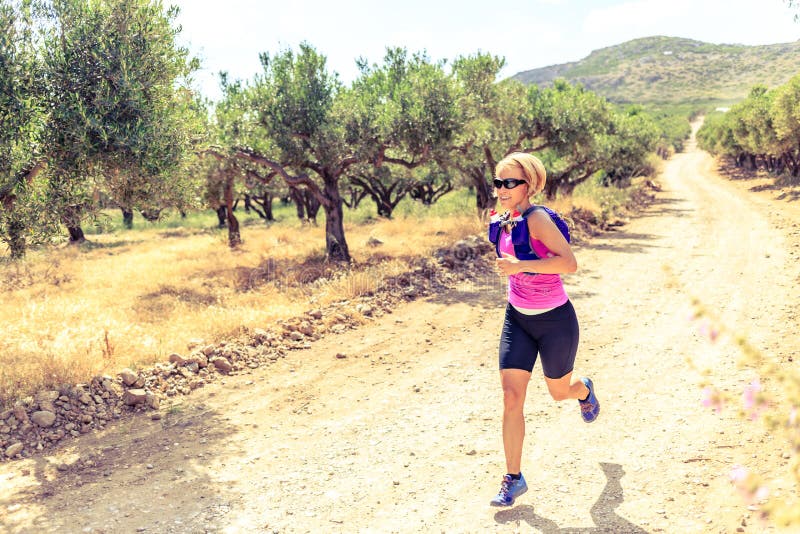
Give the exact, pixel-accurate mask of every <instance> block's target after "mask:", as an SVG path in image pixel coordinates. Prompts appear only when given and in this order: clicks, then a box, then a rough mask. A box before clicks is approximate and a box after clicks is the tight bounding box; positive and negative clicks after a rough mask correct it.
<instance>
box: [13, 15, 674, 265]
mask: <svg viewBox="0 0 800 534" xmlns="http://www.w3.org/2000/svg"><path fill="white" fill-rule="evenodd" d="M176 14H177V10H176V9H175V8H169V9H165V8H163V7H162V5H161V3H160V2H154V1H151V0H93V1H88V0H38V1H31V0H16V1H15V0H0V64H1V65H3V69H2V70H0V239H2V240H3V241H4V242H5V243H6V245H7V246H8V247H9V249H10V251H11V256H12V257H22V256H23V255H24V253H25V250H26V249H27V248H28V247H30V246H31V245H33V244H37V243H44V242H48V241H49V240H50V239H52V237H53V236H55V235H58V234H59V233H60V232H63V228H66V229H67V230H68V233H69V235H70V241H71V242H75V243H78V242H81V241H82V240H83V239H84V236H83V231H82V229H81V224H82V222H83V221H86V220H91V219H92V218H93V217H96V215H97V214H98V212H99V211H100V209H101V208H103V207H108V206H109V205H112V206H116V207H117V208H119V209H120V211H121V212H122V214H123V220H124V221H125V223H126V225H128V226H130V224H131V223H132V218H133V213H134V212H135V211H137V212H139V213H142V214H143V215H144V216H145V217H146V218H148V219H154V218H157V217H158V215H159V213H161V211H162V210H164V209H167V208H173V209H177V210H179V211H181V212H185V211H186V210H188V209H191V208H195V207H199V206H201V205H203V204H205V205H206V206H207V207H210V208H213V209H214V210H216V211H217V213H218V215H219V216H220V221H221V222H223V223H224V224H225V225H226V226H227V227H228V232H229V244H230V245H231V246H237V245H238V244H239V243H240V242H241V236H240V232H239V223H238V221H237V220H236V217H235V215H234V207H235V206H236V205H237V203H238V202H239V201H240V199H242V198H243V199H244V203H245V207H246V208H247V209H252V210H255V211H256V212H257V213H259V215H261V216H262V217H263V218H264V219H265V220H269V219H270V218H271V206H272V201H273V199H274V198H283V199H290V200H291V202H293V203H294V204H295V206H296V208H297V213H298V217H300V218H301V219H304V220H310V221H315V220H316V217H317V214H318V212H319V210H320V209H322V210H324V213H325V225H326V232H325V233H326V255H327V257H328V258H329V259H331V260H337V261H339V260H341V261H349V259H350V253H349V250H348V246H347V241H346V238H345V235H344V225H343V208H344V206H349V207H351V208H353V207H356V206H357V205H358V204H359V203H360V202H361V201H362V200H364V199H367V198H369V199H370V200H371V201H372V202H374V203H375V205H376V208H377V213H378V214H379V215H380V216H383V217H391V216H392V213H393V210H394V209H395V207H396V206H397V204H398V203H399V202H400V201H401V200H402V199H403V198H406V197H411V198H414V199H416V200H418V201H420V202H423V203H425V204H432V203H434V202H436V200H437V199H438V198H440V197H441V196H442V195H444V194H445V193H447V192H448V191H450V190H452V189H453V188H454V187H460V186H468V187H470V188H471V190H473V191H474V192H475V198H476V207H477V209H479V210H485V209H487V208H489V207H490V206H491V204H492V203H493V200H492V194H491V193H492V191H491V186H490V183H491V178H492V172H493V169H494V165H495V162H496V161H497V160H499V159H501V158H502V157H504V156H505V155H506V154H508V153H509V152H511V151H517V150H521V151H528V152H534V153H536V154H537V155H539V157H540V158H541V159H542V160H543V161H544V162H545V164H546V165H547V168H548V172H549V180H548V183H547V188H546V191H545V194H546V195H547V197H548V198H554V197H555V196H557V195H559V194H569V193H571V192H572V190H573V189H574V188H575V187H576V186H577V185H578V184H580V183H581V182H583V181H585V180H587V179H589V178H590V177H593V176H595V175H597V174H601V175H602V177H603V182H604V183H606V184H614V183H625V182H626V181H627V180H629V179H630V177H632V176H634V175H636V174H639V173H641V172H642V171H643V169H645V168H646V167H647V163H646V160H647V157H648V155H649V154H650V153H651V152H652V151H653V150H655V149H656V148H657V147H659V151H660V150H661V149H662V148H664V149H665V150H666V147H667V145H669V144H671V143H673V142H672V141H671V138H670V136H669V135H668V134H665V128H664V123H663V122H656V121H655V120H654V119H653V118H652V117H651V115H649V114H648V113H645V112H644V111H643V110H642V109H641V108H639V107H636V106H632V107H629V108H625V109H618V108H616V107H614V106H612V105H611V104H610V103H608V102H607V101H606V100H604V99H603V98H601V97H600V96H598V95H596V94H595V93H592V92H591V91H588V90H586V89H585V88H583V87H581V86H578V85H570V84H568V83H567V82H565V81H557V82H556V83H555V84H554V85H553V87H551V88H547V89H542V88H539V87H537V86H525V85H523V84H521V83H520V82H517V81H514V80H498V75H499V72H500V70H501V68H502V67H503V63H504V60H503V59H501V58H498V57H496V56H492V55H490V54H483V53H478V54H474V55H470V56H462V57H458V58H456V59H455V60H453V61H452V62H451V63H449V64H447V63H446V62H444V61H439V62H434V61H431V60H430V59H429V58H428V57H427V55H426V54H424V53H409V52H408V51H407V50H405V49H402V48H390V49H388V50H387V51H386V55H385V57H384V58H383V60H382V63H380V64H373V65H369V64H368V63H367V62H366V61H364V60H358V67H359V69H360V74H359V76H358V77H357V78H356V80H355V81H353V82H352V83H351V84H349V85H346V84H343V83H342V82H341V81H340V80H339V79H338V76H337V75H336V74H335V73H331V72H329V71H328V70H327V67H326V59H325V57H324V56H323V55H321V54H320V53H318V52H317V51H316V50H315V49H314V48H313V47H311V46H309V45H307V44H302V45H301V46H300V47H299V49H298V50H297V51H293V50H291V49H287V50H283V51H281V52H278V53H277V54H274V55H270V54H267V53H264V54H261V56H260V59H261V64H262V71H261V72H260V73H259V74H257V75H256V76H255V77H254V78H253V79H252V80H248V81H240V80H236V81H232V80H229V79H228V77H227V76H226V75H224V74H222V75H221V86H222V90H223V98H222V100H221V101H220V102H218V103H216V104H215V105H213V106H212V105H209V104H207V103H205V101H203V100H202V98H200V97H199V96H198V95H196V94H194V93H192V91H191V90H190V89H189V83H188V79H189V76H190V75H191V73H192V72H193V71H194V70H195V69H197V67H198V62H197V61H196V60H194V59H192V58H190V57H189V55H188V51H187V50H186V49H184V48H182V47H180V46H178V45H177V44H176V40H175V38H176V35H177V33H178V32H179V28H178V27H177V26H176V25H175V16H176ZM678 142H679V141H678Z"/></svg>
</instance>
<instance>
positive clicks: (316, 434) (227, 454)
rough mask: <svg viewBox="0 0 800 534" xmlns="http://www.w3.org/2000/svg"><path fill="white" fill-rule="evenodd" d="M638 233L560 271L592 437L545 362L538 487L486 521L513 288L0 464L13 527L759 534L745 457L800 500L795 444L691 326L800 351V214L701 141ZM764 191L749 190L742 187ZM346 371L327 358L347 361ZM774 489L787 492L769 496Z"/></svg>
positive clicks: (492, 511) (0, 504)
mask: <svg viewBox="0 0 800 534" xmlns="http://www.w3.org/2000/svg"><path fill="white" fill-rule="evenodd" d="M658 182H659V183H660V185H661V187H662V191H661V192H659V193H657V198H656V199H655V202H654V203H653V204H652V205H651V206H649V207H648V208H647V209H646V210H645V211H644V212H643V213H642V214H641V216H640V217H637V218H635V219H634V220H632V221H630V223H629V224H627V225H626V226H625V227H624V228H621V229H618V230H616V231H612V232H607V233H604V234H602V235H601V236H598V237H596V238H594V239H592V241H591V242H590V243H587V244H583V245H581V246H579V247H576V256H577V258H578V263H579V270H578V272H577V273H576V274H575V275H571V276H567V277H565V283H566V286H567V290H568V292H569V294H570V295H571V298H572V300H573V302H574V304H575V308H576V309H577V312H578V316H579V319H580V321H581V327H582V344H581V347H580V350H579V354H578V361H577V368H576V373H578V374H580V375H588V376H591V377H592V378H593V380H594V382H595V385H596V389H597V394H598V397H599V398H600V400H601V403H602V411H601V414H600V417H599V419H598V420H597V421H596V422H595V423H593V424H591V425H586V424H584V423H583V422H582V420H581V418H580V412H579V408H578V405H577V403H575V402H574V401H570V402H562V403H556V402H554V401H553V400H552V399H550V397H549V396H548V394H547V391H546V388H545V386H544V383H543V380H541V378H540V376H541V375H540V374H539V373H540V371H539V369H540V368H539V367H538V366H537V368H536V369H535V371H534V377H533V380H532V383H531V386H530V388H529V393H528V399H527V406H526V413H527V435H526V443H525V449H524V453H523V473H524V474H525V476H526V478H527V480H528V484H529V488H530V489H529V491H528V493H527V494H525V495H523V496H522V497H520V498H519V499H518V501H517V502H516V503H515V505H514V506H513V507H511V508H508V509H496V508H491V507H489V506H488V501H489V499H490V498H491V497H492V496H493V495H494V494H495V493H496V492H497V489H498V486H499V481H500V477H501V476H502V474H503V470H504V460H503V454H502V440H501V435H500V423H501V410H502V393H501V391H500V387H499V381H498V374H497V341H498V334H499V331H500V326H501V322H502V318H503V308H504V305H505V300H504V298H505V295H504V281H503V280H502V279H500V278H499V277H497V276H496V275H494V274H492V275H487V276H486V277H485V279H483V280H482V281H481V282H479V283H470V284H468V285H463V286H461V287H458V288H456V289H454V290H452V291H449V292H446V293H443V294H439V295H435V296H433V297H429V298H425V299H422V300H417V301H414V302H410V303H408V304H404V305H402V306H400V307H398V308H397V309H396V310H394V313H392V314H389V315H385V316H383V317H380V318H378V319H375V320H374V321H372V322H371V323H370V324H368V325H366V326H364V327H362V328H360V329H358V330H355V331H349V332H345V333H342V334H339V335H328V336H326V337H325V338H323V339H322V340H320V341H317V342H315V343H314V344H313V345H312V348H311V349H309V350H305V351H294V352H292V353H291V354H290V355H289V356H288V357H287V358H285V359H282V360H280V361H279V362H278V363H276V364H275V365H272V366H270V367H269V368H266V369H259V370H255V371H254V372H252V373H250V374H243V375H237V376H231V377H227V378H226V379H225V380H224V381H223V382H217V383H215V384H212V385H209V386H207V387H205V388H203V389H201V390H198V391H196V392H194V393H193V394H192V395H191V396H189V397H185V398H183V399H182V401H181V403H180V404H178V405H176V406H173V407H172V408H171V409H169V410H168V411H165V413H164V414H163V417H162V419H160V420H152V419H150V418H149V417H147V416H139V417H133V418H128V419H125V420H123V421H121V422H119V423H117V424H115V425H113V426H111V427H110V428H108V429H107V430H105V431H103V432H102V433H96V434H91V435H86V436H82V437H80V438H77V439H75V440H72V441H70V442H69V443H65V444H64V445H62V446H60V447H59V448H58V449H56V450H55V451H52V452H50V453H47V454H43V455H39V456H36V457H34V458H31V459H26V460H21V461H17V462H9V463H6V464H2V465H0V530H2V531H4V532H14V533H16V532H428V531H442V532H518V531H524V532H530V531H535V532H548V533H551V532H587V533H588V532H637V533H640V532H682V533H684V532H736V530H737V528H739V529H741V530H740V531H744V532H763V531H770V530H771V527H769V526H768V525H765V524H762V523H759V522H758V521H757V519H756V516H757V511H756V510H755V508H756V507H757V503H755V505H751V509H748V503H747V502H745V501H743V500H742V499H741V498H740V496H739V495H738V494H737V493H736V491H735V489H734V488H733V487H732V485H731V482H730V479H729V473H730V470H731V468H732V466H734V465H736V464H741V465H746V466H748V468H750V469H753V470H755V471H757V472H759V473H761V474H763V475H764V476H765V477H766V478H767V479H770V480H772V482H771V486H770V490H771V491H772V492H773V494H774V493H775V492H778V493H784V494H785V493H786V492H797V491H798V488H797V486H796V483H795V482H794V481H793V480H790V479H788V478H787V477H786V475H785V473H786V472H787V471H786V468H785V465H786V463H787V462H788V461H789V460H788V459H786V458H784V453H786V452H787V451H788V448H787V446H786V445H785V444H784V443H782V442H780V441H779V440H778V438H773V437H772V436H771V435H770V434H769V433H767V432H765V431H764V430H763V429H762V427H761V426H760V425H759V423H752V422H748V421H743V420H742V419H740V418H739V417H738V416H737V415H736V411H737V409H736V407H730V408H728V409H725V410H723V411H722V412H721V413H719V414H717V413H714V412H713V411H710V410H708V409H707V408H704V407H703V406H702V405H701V402H700V400H701V388H700V386H699V384H700V383H701V381H702V377H701V375H700V374H699V373H698V372H697V371H695V370H694V369H693V368H692V367H691V366H690V365H688V363H687V358H689V359H691V360H692V361H693V362H694V364H695V365H696V366H699V367H701V368H708V369H710V370H711V371H712V381H713V382H714V383H715V384H716V385H717V386H718V387H720V388H722V389H725V390H728V391H731V392H734V393H735V392H738V391H741V389H742V388H743V387H744V385H745V384H747V383H749V382H750V381H751V380H752V379H753V377H754V375H753V372H752V371H750V370H747V369H741V368H739V367H738V366H737V361H738V359H739V354H738V351H737V349H736V348H735V347H734V346H733V344H732V343H730V341H729V340H725V339H722V340H719V341H717V342H716V343H711V342H710V341H709V340H708V339H707V338H705V337H704V336H702V335H701V334H700V333H699V332H698V331H697V328H696V325H694V324H692V323H691V322H690V321H689V320H688V319H687V316H688V315H689V312H690V304H689V303H690V299H691V298H692V297H697V298H699V299H701V301H702V302H703V303H704V304H705V305H706V306H708V307H709V308H711V309H713V310H715V311H716V312H717V313H718V314H719V316H720V317H721V319H722V321H723V322H724V323H725V324H726V325H727V326H728V327H729V328H733V329H735V330H737V331H739V332H742V333H745V334H746V335H747V336H748V339H750V341H751V342H752V343H753V344H754V345H755V346H757V347H759V348H760V349H761V350H763V351H765V352H766V353H767V354H768V355H769V356H770V357H772V358H775V359H777V360H779V361H783V362H786V365H796V362H795V363H794V364H792V363H790V361H789V360H790V358H791V356H792V355H796V354H797V353H798V348H800V347H799V345H800V342H799V341H798V336H797V335H796V330H797V325H798V320H797V303H798V302H800V283H798V282H800V269H798V265H799V263H798V259H800V257H798V256H799V255H800V201H798V200H797V195H794V194H787V191H788V190H784V189H777V190H775V189H770V188H768V187H761V186H762V185H764V184H762V183H760V182H759V183H754V182H752V181H744V180H736V181H730V180H724V179H722V178H721V177H720V176H719V174H718V172H717V168H716V163H715V162H714V160H713V159H712V158H711V157H710V156H708V155H707V154H706V153H704V152H701V151H698V150H696V149H695V148H694V146H693V145H690V146H689V147H688V149H687V151H686V152H685V153H681V154H678V155H676V156H675V157H674V158H672V159H671V160H670V161H669V162H668V163H667V164H666V167H665V170H664V172H663V174H662V175H661V176H660V177H659V179H658ZM751 189H758V190H757V191H751ZM337 355H338V356H337ZM776 478H777V480H775V479H776Z"/></svg>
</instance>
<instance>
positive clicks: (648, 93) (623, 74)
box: [513, 36, 800, 103]
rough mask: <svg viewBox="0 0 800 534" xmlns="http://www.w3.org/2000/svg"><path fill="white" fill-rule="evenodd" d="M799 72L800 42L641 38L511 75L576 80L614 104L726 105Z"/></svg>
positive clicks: (523, 78)
mask: <svg viewBox="0 0 800 534" xmlns="http://www.w3.org/2000/svg"><path fill="white" fill-rule="evenodd" d="M797 73H800V41H796V42H793V43H783V44H773V45H764V46H745V45H731V44H710V43H704V42H701V41H694V40H691V39H682V38H676V37H662V36H659V37H646V38H642V39H635V40H633V41H628V42H625V43H622V44H619V45H616V46H611V47H608V48H602V49H600V50H595V51H594V52H592V53H591V54H589V55H588V56H587V57H585V58H584V59H582V60H580V61H576V62H573V63H564V64H561V65H551V66H548V67H543V68H540V69H533V70H528V71H523V72H519V73H517V74H515V75H514V76H513V78H515V79H518V80H520V81H522V82H525V83H535V84H538V85H542V86H547V85H549V84H550V83H552V81H553V80H554V79H556V78H565V79H567V80H569V81H571V82H580V83H582V84H583V85H584V86H586V87H588V88H589V89H591V90H593V91H595V92H597V93H599V94H601V95H603V96H605V97H606V98H608V99H609V100H612V101H614V102H638V103H678V102H703V101H706V102H719V103H730V102H733V101H736V100H739V99H741V98H743V97H745V96H746V95H747V92H748V91H749V89H750V87H752V86H753V85H755V84H757V83H763V84H765V85H767V86H768V87H775V86H777V85H780V84H782V83H784V82H786V81H787V80H788V79H789V78H791V77H792V76H794V75H795V74H797Z"/></svg>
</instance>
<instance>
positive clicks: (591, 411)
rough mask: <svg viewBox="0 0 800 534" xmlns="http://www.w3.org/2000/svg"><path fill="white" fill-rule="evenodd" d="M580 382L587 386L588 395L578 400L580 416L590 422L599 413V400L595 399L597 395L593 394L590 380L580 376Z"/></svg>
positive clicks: (592, 385)
mask: <svg viewBox="0 0 800 534" xmlns="http://www.w3.org/2000/svg"><path fill="white" fill-rule="evenodd" d="M581 382H583V383H584V385H585V386H586V387H587V388H589V396H588V397H586V400H578V402H579V403H580V405H581V417H583V420H584V421H586V422H587V423H591V422H592V421H594V420H595V419H597V416H598V414H599V413H600V401H599V400H597V397H595V395H594V384H592V380H591V379H590V378H586V377H583V378H581Z"/></svg>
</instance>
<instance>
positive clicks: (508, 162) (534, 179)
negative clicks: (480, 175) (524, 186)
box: [494, 152, 547, 197]
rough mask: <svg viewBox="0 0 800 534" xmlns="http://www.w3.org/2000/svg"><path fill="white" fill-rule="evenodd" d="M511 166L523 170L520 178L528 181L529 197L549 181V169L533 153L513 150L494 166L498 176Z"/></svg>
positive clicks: (495, 173)
mask: <svg viewBox="0 0 800 534" xmlns="http://www.w3.org/2000/svg"><path fill="white" fill-rule="evenodd" d="M509 168H512V169H517V170H519V171H520V172H521V176H520V178H521V179H523V180H525V181H526V182H528V197H532V196H533V195H535V194H537V193H539V192H540V191H541V190H542V189H544V184H545V182H546V181H547V171H546V170H545V168H544V163H542V160H540V159H539V158H537V157H536V156H534V155H533V154H527V153H525V152H512V153H511V154H509V155H508V156H506V157H504V158H503V159H501V160H500V161H498V162H497V165H495V167H494V175H495V176H497V175H499V174H500V173H501V172H503V171H504V170H506V169H509Z"/></svg>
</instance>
